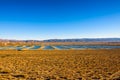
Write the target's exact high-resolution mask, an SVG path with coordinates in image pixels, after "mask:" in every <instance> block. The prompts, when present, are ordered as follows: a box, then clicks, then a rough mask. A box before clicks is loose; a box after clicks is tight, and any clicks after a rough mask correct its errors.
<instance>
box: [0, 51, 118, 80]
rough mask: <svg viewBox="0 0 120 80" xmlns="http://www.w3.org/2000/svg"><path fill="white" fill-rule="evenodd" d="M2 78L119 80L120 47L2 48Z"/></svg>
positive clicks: (25, 79) (13, 79)
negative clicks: (18, 49) (70, 48)
mask: <svg viewBox="0 0 120 80" xmlns="http://www.w3.org/2000/svg"><path fill="white" fill-rule="evenodd" d="M0 80H120V49H115V50H53V51H49V50H37V51H12V50H11V51H0Z"/></svg>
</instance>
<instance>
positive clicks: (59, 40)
mask: <svg viewBox="0 0 120 80" xmlns="http://www.w3.org/2000/svg"><path fill="white" fill-rule="evenodd" d="M19 41H22V42H120V38H82V39H49V40H7V39H0V42H19Z"/></svg>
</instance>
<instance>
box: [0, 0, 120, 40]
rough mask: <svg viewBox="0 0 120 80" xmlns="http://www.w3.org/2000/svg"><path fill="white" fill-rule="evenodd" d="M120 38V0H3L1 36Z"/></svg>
mask: <svg viewBox="0 0 120 80" xmlns="http://www.w3.org/2000/svg"><path fill="white" fill-rule="evenodd" d="M106 37H107V38H108V37H120V0H0V38H2V39H22V40H25V39H36V40H43V39H55V38H57V39H58V38H59V39H63V38H106Z"/></svg>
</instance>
